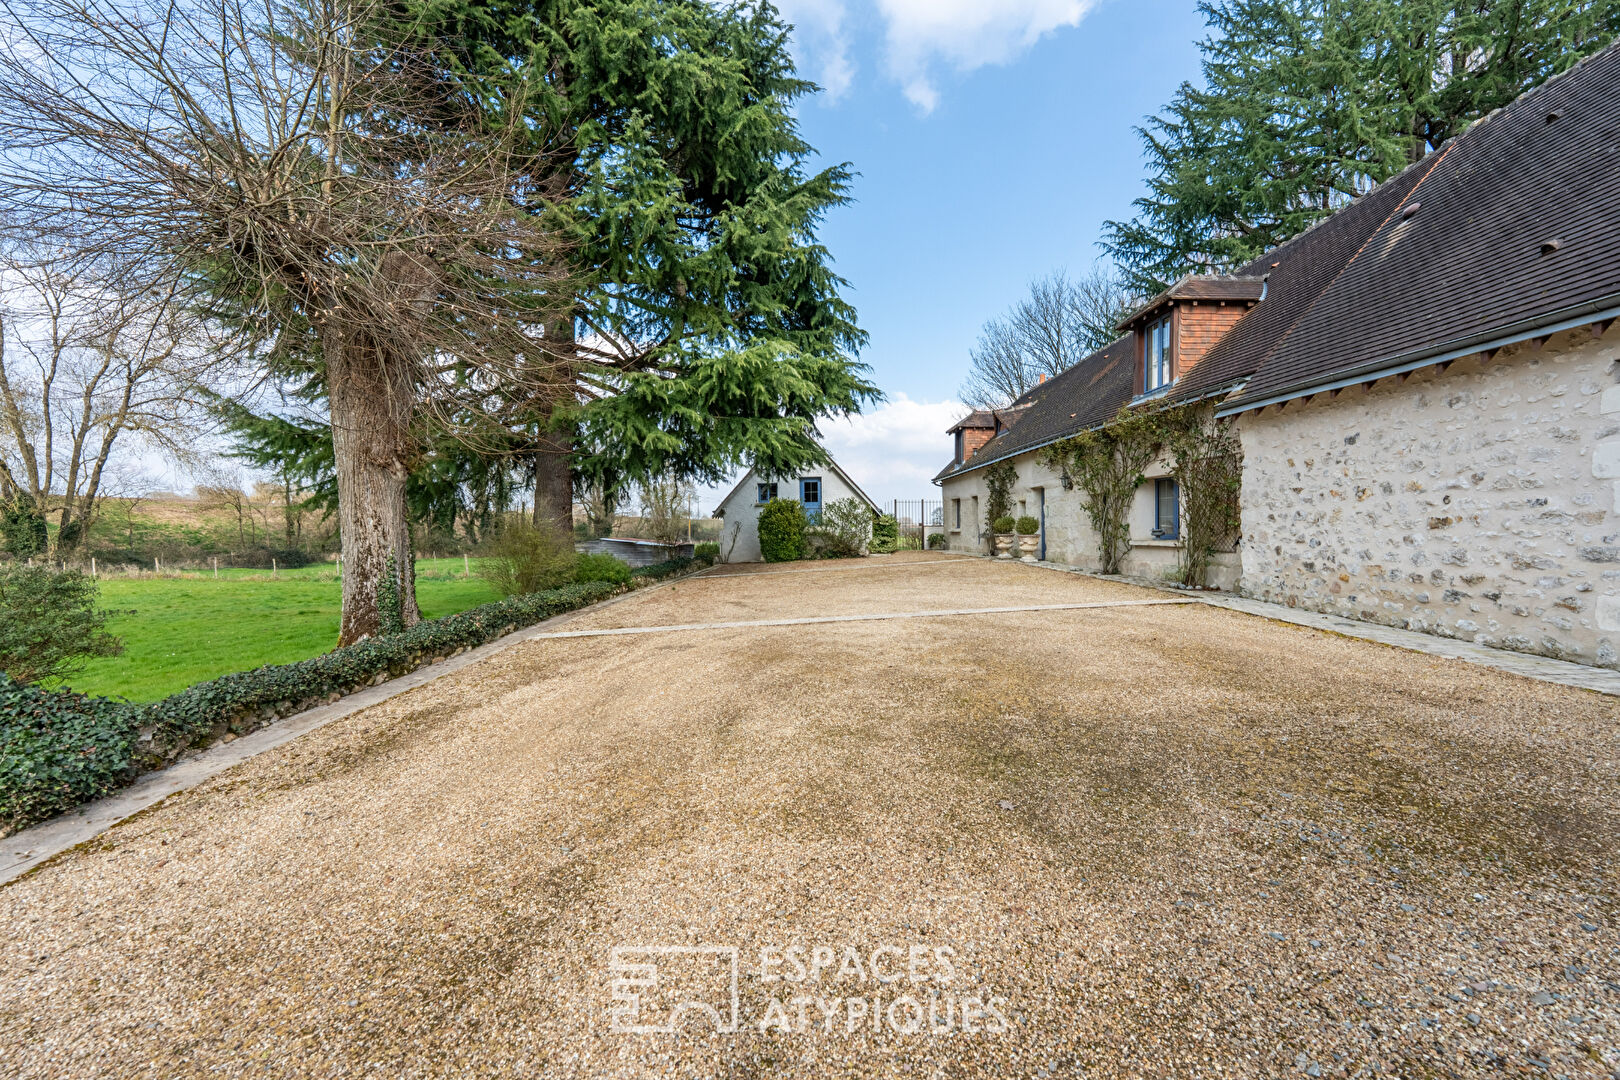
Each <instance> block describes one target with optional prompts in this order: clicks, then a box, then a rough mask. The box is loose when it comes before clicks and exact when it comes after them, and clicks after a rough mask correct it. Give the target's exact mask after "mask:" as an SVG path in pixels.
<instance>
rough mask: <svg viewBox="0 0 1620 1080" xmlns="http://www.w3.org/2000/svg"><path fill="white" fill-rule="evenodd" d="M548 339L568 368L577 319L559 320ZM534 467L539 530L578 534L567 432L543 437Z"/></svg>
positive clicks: (570, 441) (571, 441)
mask: <svg viewBox="0 0 1620 1080" xmlns="http://www.w3.org/2000/svg"><path fill="white" fill-rule="evenodd" d="M546 338H547V340H549V341H551V342H553V343H554V346H553V347H554V348H555V349H556V351H557V353H558V354H559V356H558V360H559V362H560V363H561V364H562V365H564V366H566V364H567V363H568V360H567V359H565V357H567V356H568V354H570V353H572V351H573V348H572V347H573V343H574V319H573V315H572V314H571V313H570V314H569V315H568V316H566V317H561V318H558V319H556V320H555V321H554V323H553V325H552V326H550V327H548V328H547V330H546ZM536 450H537V451H538V455H537V456H536V458H535V464H534V524H535V527H536V528H542V527H544V526H547V525H550V526H551V527H552V528H555V529H557V530H559V531H561V532H563V533H565V534H571V533H572V532H573V531H574V472H573V454H574V439H573V436H572V434H571V433H569V432H565V431H553V432H547V433H544V434H542V435H541V436H540V441H539V444H538V446H537V447H536Z"/></svg>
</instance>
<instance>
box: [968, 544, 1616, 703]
mask: <svg viewBox="0 0 1620 1080" xmlns="http://www.w3.org/2000/svg"><path fill="white" fill-rule="evenodd" d="M968 557H969V558H976V559H987V560H990V561H998V560H996V559H995V557H994V556H991V555H970V556H968ZM999 561H1002V562H1005V561H1006V560H999ZM1023 565H1025V566H1033V567H1036V568H1037V569H1041V570H1056V571H1058V572H1059V573H1064V574H1079V575H1080V576H1082V577H1089V578H1095V579H1096V580H1098V581H1117V582H1123V583H1125V584H1127V585H1136V586H1138V587H1140V588H1144V589H1153V590H1155V591H1157V592H1162V593H1168V594H1169V595H1171V596H1180V597H1184V598H1186V599H1188V600H1192V601H1196V602H1197V603H1200V604H1208V605H1209V606H1210V607H1218V608H1224V609H1225V610H1227V611H1235V612H1238V613H1239V614H1242V615H1253V616H1255V617H1256V618H1261V619H1270V620H1271V621H1272V622H1279V623H1284V624H1287V625H1289V626H1301V627H1305V628H1306V629H1310V630H1321V631H1323V632H1324V633H1329V634H1339V635H1341V636H1343V637H1352V638H1356V639H1358V640H1361V641H1371V642H1373V643H1374V644H1378V645H1387V646H1389V647H1390V648H1394V649H1406V650H1408V651H1411V652H1420V653H1427V654H1428V655H1430V656H1438V657H1442V658H1444V659H1447V660H1461V661H1463V662H1465V663H1469V664H1478V665H1479V666H1481V667H1488V668H1493V669H1495V670H1497V671H1504V672H1507V673H1508V674H1510V675H1519V676H1522V677H1524V678H1526V679H1535V680H1537V681H1539V682H1546V683H1556V684H1558V685H1559V686H1572V687H1574V688H1575V689H1577V690H1590V691H1592V692H1593V693H1598V694H1605V695H1608V696H1609V697H1620V671H1614V670H1612V669H1610V668H1600V667H1591V666H1590V665H1587V664H1577V663H1575V662H1573V661H1570V660H1555V659H1553V658H1552V657H1550V656H1537V655H1536V654H1534V653H1520V652H1510V651H1508V650H1507V649H1493V648H1491V647H1490V646H1488V645H1476V644H1474V643H1473V642H1472V641H1459V640H1457V639H1456V638H1445V637H1440V636H1438V635H1436V634H1425V633H1423V632H1422V631H1419V630H1403V629H1401V628H1399V627H1395V626H1383V625H1381V624H1379V623H1370V622H1362V621H1361V620H1359V619H1351V618H1347V617H1346V616H1343V615H1328V614H1324V613H1322V612H1320V611H1302V610H1299V609H1298V608H1291V607H1288V606H1286V605H1284V604H1274V603H1271V602H1270V601H1266V600H1254V599H1251V598H1250V597H1247V596H1235V595H1233V594H1231V593H1208V592H1195V591H1190V590H1186V589H1175V588H1170V587H1168V586H1166V585H1163V584H1161V583H1159V582H1156V581H1153V580H1152V579H1149V578H1137V577H1129V576H1126V575H1124V574H1099V573H1097V572H1096V571H1095V570H1086V569H1084V568H1082V567H1078V566H1065V565H1064V564H1062V563H1051V562H1035V563H1024V564H1023Z"/></svg>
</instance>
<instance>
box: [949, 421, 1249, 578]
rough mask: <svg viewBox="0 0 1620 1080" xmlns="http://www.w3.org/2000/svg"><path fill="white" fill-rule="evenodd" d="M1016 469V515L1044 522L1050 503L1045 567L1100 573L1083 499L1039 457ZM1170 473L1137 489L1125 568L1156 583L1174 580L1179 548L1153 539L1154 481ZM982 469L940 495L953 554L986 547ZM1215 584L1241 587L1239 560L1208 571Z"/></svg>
mask: <svg viewBox="0 0 1620 1080" xmlns="http://www.w3.org/2000/svg"><path fill="white" fill-rule="evenodd" d="M1012 462H1013V465H1014V466H1015V467H1016V468H1017V469H1018V481H1017V483H1015V484H1014V485H1013V490H1012V500H1013V515H1014V516H1015V517H1021V516H1023V515H1024V514H1029V515H1030V516H1032V517H1040V516H1041V510H1040V507H1041V497H1042V493H1043V492H1044V495H1045V500H1046V510H1045V522H1044V529H1045V536H1046V561H1047V562H1054V563H1062V564H1063V565H1065V566H1079V567H1083V568H1085V569H1088V570H1095V569H1097V567H1098V565H1099V563H1098V560H1097V534H1096V532H1094V531H1093V530H1092V528H1091V522H1090V521H1089V520H1088V519H1087V517H1086V510H1085V499H1084V496H1083V495H1082V494H1081V493H1080V492H1078V491H1065V490H1064V489H1063V483H1062V479H1061V478H1060V477H1059V476H1058V474H1057V472H1056V471H1055V470H1053V469H1051V468H1049V467H1048V466H1046V465H1044V464H1042V463H1041V461H1040V454H1039V453H1038V452H1031V453H1027V454H1020V455H1018V456H1017V457H1015V458H1013V459H1012ZM1168 472H1169V469H1168V467H1167V466H1166V464H1165V463H1164V462H1162V461H1161V462H1158V463H1156V464H1155V465H1153V466H1152V467H1150V468H1149V469H1148V470H1147V475H1148V480H1147V482H1146V483H1145V484H1143V485H1142V486H1141V487H1139V488H1137V489H1136V502H1135V505H1134V506H1133V507H1132V512H1131V542H1132V544H1133V545H1134V546H1133V547H1132V548H1131V551H1130V553H1129V554H1128V555H1127V556H1126V557H1125V560H1124V563H1123V565H1122V567H1121V569H1122V570H1124V572H1125V573H1126V574H1129V575H1131V576H1133V577H1147V578H1155V579H1168V578H1172V577H1173V576H1174V575H1175V572H1176V563H1177V558H1178V551H1177V549H1178V547H1179V545H1178V544H1176V543H1175V542H1173V541H1161V540H1154V539H1153V479H1154V478H1155V477H1159V476H1164V475H1167V474H1168ZM984 474H985V470H984V469H977V470H974V471H973V472H970V473H966V474H964V475H962V476H959V477H953V478H951V479H948V480H946V481H945V482H944V483H943V485H942V490H941V495H942V496H943V497H944V500H945V528H944V532H945V536H946V539H947V540H948V547H949V550H951V551H959V552H964V553H967V554H974V555H982V554H985V553H986V552H987V551H988V544H987V543H986V541H985V540H984V539H983V538H982V537H981V535H980V534H981V533H982V532H983V531H985V530H987V529H988V523H987V522H984V521H980V522H978V523H977V524H975V523H974V522H973V521H972V513H973V511H972V507H973V505H974V503H973V500H974V498H975V497H976V498H977V499H978V507H979V515H980V517H981V518H982V517H983V516H984V514H985V512H986V508H987V507H988V506H989V505H990V492H989V490H988V489H987V488H986V487H985V485H984ZM956 499H960V500H961V503H962V527H961V528H960V529H956V528H953V526H954V524H955V517H954V506H953V500H956ZM1210 577H1211V584H1214V585H1216V586H1219V587H1220V588H1225V589H1231V588H1234V587H1235V586H1236V584H1237V577H1238V559H1237V557H1236V556H1235V555H1217V556H1216V557H1215V560H1214V565H1213V566H1212V567H1211V570H1210Z"/></svg>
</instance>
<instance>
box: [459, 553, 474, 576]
mask: <svg viewBox="0 0 1620 1080" xmlns="http://www.w3.org/2000/svg"><path fill="white" fill-rule="evenodd" d="M461 576H462V577H466V578H470V577H472V564H471V563H469V562H468V561H467V553H466V552H465V551H463V552H462V553H461Z"/></svg>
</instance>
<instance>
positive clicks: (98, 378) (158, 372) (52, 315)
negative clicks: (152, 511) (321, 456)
mask: <svg viewBox="0 0 1620 1080" xmlns="http://www.w3.org/2000/svg"><path fill="white" fill-rule="evenodd" d="M130 284H131V280H130V279H129V278H126V277H124V276H122V275H120V274H119V273H117V272H116V271H112V272H109V270H108V268H107V267H105V266H97V265H95V264H85V263H78V264H74V263H72V262H70V261H65V260H57V259H52V258H50V257H48V256H44V257H41V253H39V252H38V251H37V250H36V251H29V250H27V249H12V250H10V251H7V252H6V253H4V254H3V255H0V497H3V498H6V499H10V498H12V497H13V495H14V493H15V492H21V493H22V494H24V495H26V496H27V498H28V499H29V500H30V501H31V502H32V504H33V505H34V506H35V507H37V508H38V509H39V510H40V511H41V512H47V513H50V514H52V515H54V516H55V517H56V519H57V531H56V554H57V556H58V557H67V556H70V555H71V554H72V553H73V552H74V551H75V550H76V549H77V548H78V546H79V545H80V544H81V543H82V542H83V540H84V539H85V537H86V536H87V534H88V532H89V530H90V526H91V525H92V524H93V523H94V521H95V518H96V514H97V511H98V509H99V507H100V505H101V500H102V498H103V497H104V495H105V488H106V480H107V477H108V468H109V465H110V463H111V462H112V458H113V454H114V452H115V451H116V450H117V448H118V447H119V445H120V443H121V442H127V441H128V440H129V439H130V438H134V439H137V440H139V441H141V442H143V443H145V444H146V445H147V446H148V447H150V448H156V449H159V450H162V451H166V452H167V453H168V454H169V455H170V456H172V457H175V458H177V459H181V460H185V459H188V458H190V457H191V456H192V454H193V452H194V449H193V448H194V447H195V445H196V434H197V430H198V427H197V420H198V417H199V415H200V408H199V401H198V393H197V391H198V387H199V386H201V385H203V384H205V383H206V382H208V381H209V379H210V377H211V376H214V375H216V374H217V373H218V372H219V369H220V367H221V366H222V362H221V361H220V360H219V359H218V358H217V357H215V356H210V355H209V354H208V353H207V351H206V350H204V349H203V348H202V347H201V346H200V345H199V343H198V342H197V340H196V332H195V331H196V326H195V320H194V319H193V318H192V317H191V316H190V314H189V313H188V312H186V311H185V310H183V309H182V308H181V306H180V305H179V304H177V303H176V302H175V299H176V298H175V294H174V290H173V289H172V288H159V289H139V290H132V289H130V288H129V286H130Z"/></svg>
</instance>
